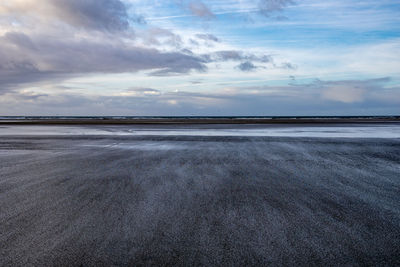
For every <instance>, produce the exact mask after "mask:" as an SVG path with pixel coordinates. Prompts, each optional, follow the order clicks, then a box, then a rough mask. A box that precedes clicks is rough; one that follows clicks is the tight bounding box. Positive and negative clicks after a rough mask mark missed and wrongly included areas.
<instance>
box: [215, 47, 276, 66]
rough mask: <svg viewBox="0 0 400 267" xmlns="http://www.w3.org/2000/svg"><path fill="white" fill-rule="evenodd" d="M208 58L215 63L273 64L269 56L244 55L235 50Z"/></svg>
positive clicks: (220, 52) (217, 53)
mask: <svg viewBox="0 0 400 267" xmlns="http://www.w3.org/2000/svg"><path fill="white" fill-rule="evenodd" d="M210 58H211V59H212V60H215V61H229V60H232V61H257V62H262V63H270V62H273V58H272V56H270V55H261V56H259V55H255V54H251V53H244V52H242V51H237V50H226V51H217V52H215V53H213V54H211V55H210Z"/></svg>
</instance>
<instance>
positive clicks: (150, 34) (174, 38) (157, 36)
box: [140, 27, 182, 48]
mask: <svg viewBox="0 0 400 267" xmlns="http://www.w3.org/2000/svg"><path fill="white" fill-rule="evenodd" d="M140 37H142V39H144V42H145V43H146V44H149V45H171V46H174V47H177V48H180V47H181V46H182V38H181V37H180V36H179V35H177V34H175V33H173V32H172V31H170V30H168V29H163V28H157V27H153V28H150V29H148V30H147V31H145V33H144V34H142V36H140Z"/></svg>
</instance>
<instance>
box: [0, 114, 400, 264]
mask: <svg viewBox="0 0 400 267" xmlns="http://www.w3.org/2000/svg"><path fill="white" fill-rule="evenodd" d="M399 129H400V125H399V124H398V123H380V124H371V125H369V124H357V122H354V121H353V122H352V124H351V125H348V124H346V125H344V124H340V123H338V122H337V124H335V125H331V124H329V125H326V124H320V123H319V124H318V123H317V124H308V125H300V126H299V125H297V126H294V125H291V124H287V123H286V124H285V125H278V126H276V125H274V126H271V125H246V124H244V125H230V124H225V125H219V124H218V125H209V124H204V125H200V126H199V125H197V126H194V125H183V126H179V127H177V126H176V125H165V126H163V125H152V124H150V125H140V124H137V125H114V126H113V125H108V126H107V125H82V124H81V125H71V126H57V125H48V126H45V125H41V124H40V125H29V123H28V124H27V125H11V124H2V125H1V126H0V138H1V139H0V266H27V265H34V266H138V265H139V266H140V265H160V266H167V265H176V266H192V265H202V266H210V265H212V266H215V265H217V266H221V265H222V266H224V265H226V266H244V265H251V266H256V265H272V266H275V265H290V266H299V265H301V266H309V265H330V266H331V265H370V266H371V265H374V266H376V265H380V266H382V265H386V266H396V265H400V258H399V255H400V204H399V203H400V176H399V173H400V130H399Z"/></svg>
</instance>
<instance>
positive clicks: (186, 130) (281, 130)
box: [0, 124, 400, 138]
mask: <svg viewBox="0 0 400 267" xmlns="http://www.w3.org/2000/svg"><path fill="white" fill-rule="evenodd" d="M30 135H33V136H47V135H48V136H56V135H61V136H65V135H72V136H76V135H112V136H115V135H117V136H277V137H327V138H328V137H329V138H330V137H343V138H400V124H379V125H373V124H371V125H366V124H358V125H357V124H353V125H339V126H289V125H282V126H278V125H273V126H271V125H265V126H264V125H263V126H260V125H258V126H256V127H255V126H254V125H253V126H247V125H245V126H243V125H241V126H240V127H239V126H236V125H228V126H227V125H224V126H223V127H215V126H213V125H208V127H196V126H190V127H185V126H154V125H153V126H142V125H132V126H126V125H124V126H44V125H43V126H25V125H24V126H21V125H17V126H1V127H0V136H30Z"/></svg>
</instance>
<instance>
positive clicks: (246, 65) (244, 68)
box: [237, 61, 257, 72]
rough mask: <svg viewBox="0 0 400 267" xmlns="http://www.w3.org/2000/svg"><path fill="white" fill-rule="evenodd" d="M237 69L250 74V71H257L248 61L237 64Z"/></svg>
mask: <svg viewBox="0 0 400 267" xmlns="http://www.w3.org/2000/svg"><path fill="white" fill-rule="evenodd" d="M237 68H238V69H240V70H241V71H245V72H250V71H253V70H255V69H257V66H255V65H254V64H253V63H251V62H250V61H246V62H243V63H241V64H239V65H238V66H237Z"/></svg>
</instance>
